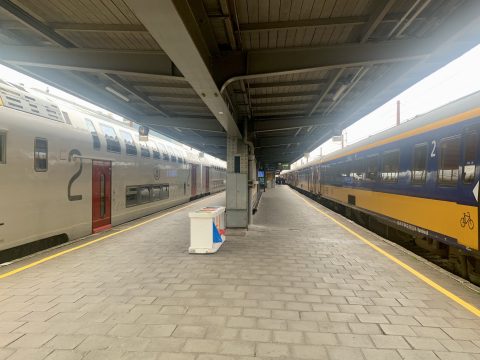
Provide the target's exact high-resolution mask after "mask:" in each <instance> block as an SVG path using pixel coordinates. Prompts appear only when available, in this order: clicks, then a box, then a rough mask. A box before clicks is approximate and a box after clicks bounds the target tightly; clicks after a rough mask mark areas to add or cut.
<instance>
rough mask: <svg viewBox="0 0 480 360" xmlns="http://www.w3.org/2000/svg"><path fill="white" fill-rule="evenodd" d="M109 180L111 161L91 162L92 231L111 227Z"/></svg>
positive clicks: (110, 176) (110, 178)
mask: <svg viewBox="0 0 480 360" xmlns="http://www.w3.org/2000/svg"><path fill="white" fill-rule="evenodd" d="M111 180H112V163H111V162H110V161H99V160H93V162H92V231H93V232H99V231H102V230H105V229H108V228H110V227H111V185H112V184H111Z"/></svg>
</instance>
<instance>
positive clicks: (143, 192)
mask: <svg viewBox="0 0 480 360" xmlns="http://www.w3.org/2000/svg"><path fill="white" fill-rule="evenodd" d="M138 195H139V201H140V203H147V202H149V201H150V187H149V186H140V187H139V188H138Z"/></svg>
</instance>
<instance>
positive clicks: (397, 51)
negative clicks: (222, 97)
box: [247, 39, 431, 75]
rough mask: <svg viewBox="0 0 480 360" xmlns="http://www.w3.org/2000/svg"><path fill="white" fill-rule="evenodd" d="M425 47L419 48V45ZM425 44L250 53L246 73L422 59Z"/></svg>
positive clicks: (389, 43)
mask: <svg viewBox="0 0 480 360" xmlns="http://www.w3.org/2000/svg"><path fill="white" fill-rule="evenodd" d="M422 44H423V45H425V46H421V45H422ZM426 45H427V44H426V43H425V41H419V40H416V39H414V40H411V39H409V40H392V41H384V42H378V43H366V44H347V45H334V46H325V47H317V48H314V47H311V48H286V49H268V50H252V51H249V52H248V55H247V57H248V60H247V64H248V72H247V73H248V74H250V75H256V74H273V73H275V74H278V73H283V74H288V73H295V72H301V71H311V70H313V69H332V68H335V69H336V68H342V67H352V66H365V65H375V64H384V63H392V62H399V61H405V60H419V59H423V58H425V57H426V56H428V54H429V53H430V52H431V49H430V47H429V46H426Z"/></svg>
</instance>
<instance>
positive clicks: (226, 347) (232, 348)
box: [219, 341, 255, 356]
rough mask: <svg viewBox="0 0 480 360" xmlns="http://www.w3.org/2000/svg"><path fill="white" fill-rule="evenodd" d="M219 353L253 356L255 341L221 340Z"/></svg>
mask: <svg viewBox="0 0 480 360" xmlns="http://www.w3.org/2000/svg"><path fill="white" fill-rule="evenodd" d="M219 352H220V354H226V355H238V356H240V355H242V356H254V355H255V343H253V342H247V341H222V343H221V345H220V349H219Z"/></svg>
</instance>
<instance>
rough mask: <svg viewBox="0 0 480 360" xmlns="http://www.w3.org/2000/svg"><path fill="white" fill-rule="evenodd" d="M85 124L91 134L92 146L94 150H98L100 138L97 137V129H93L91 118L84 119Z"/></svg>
mask: <svg viewBox="0 0 480 360" xmlns="http://www.w3.org/2000/svg"><path fill="white" fill-rule="evenodd" d="M85 124H87V129H88V131H90V133H91V134H92V139H93V148H94V149H95V150H100V139H99V137H98V133H97V129H95V126H94V125H93V122H92V120H90V119H85Z"/></svg>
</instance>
